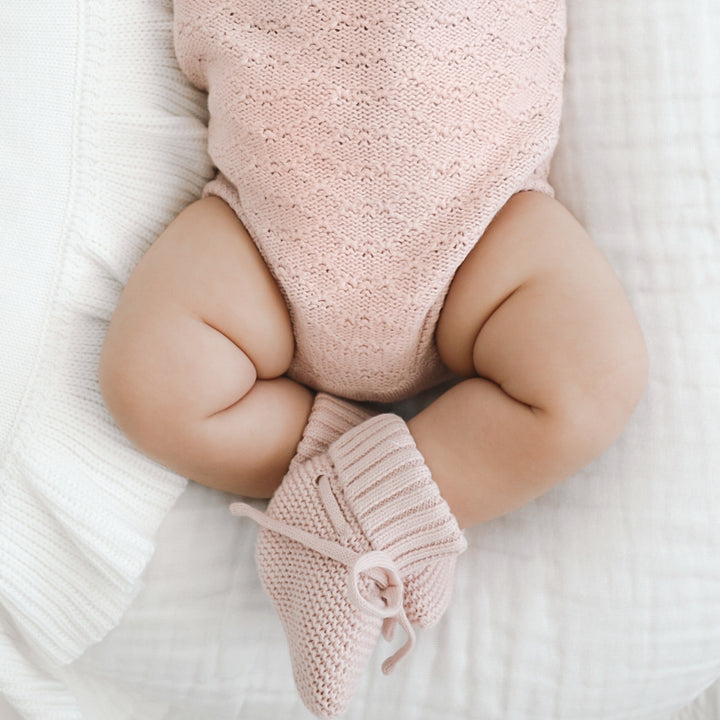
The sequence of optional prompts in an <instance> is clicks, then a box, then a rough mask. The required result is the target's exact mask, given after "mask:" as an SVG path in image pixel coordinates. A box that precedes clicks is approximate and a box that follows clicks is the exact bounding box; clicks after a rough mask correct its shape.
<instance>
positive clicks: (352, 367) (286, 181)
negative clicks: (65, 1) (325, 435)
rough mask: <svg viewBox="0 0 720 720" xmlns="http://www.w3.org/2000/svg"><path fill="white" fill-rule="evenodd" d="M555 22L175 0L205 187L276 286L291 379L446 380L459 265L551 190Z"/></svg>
mask: <svg viewBox="0 0 720 720" xmlns="http://www.w3.org/2000/svg"><path fill="white" fill-rule="evenodd" d="M564 35H565V8H564V2H563V0H175V49H176V53H177V56H178V60H179V62H180V65H181V68H182V69H183V71H184V72H185V74H186V75H187V76H188V78H189V79H190V80H191V81H192V82H193V83H194V84H195V85H196V86H197V87H199V88H200V89H202V90H206V91H207V92H208V103H209V110H210V124H209V150H210V155H211V158H212V160H213V162H214V164H215V165H216V167H217V169H218V173H217V176H216V177H215V179H213V180H212V181H211V182H210V183H209V184H208V185H207V186H206V188H205V191H204V194H205V195H215V196H218V197H221V198H222V199H224V200H225V201H226V202H227V203H228V204H229V205H230V206H231V207H232V208H233V210H234V211H235V212H236V213H237V215H238V217H239V218H240V220H241V222H242V223H243V225H244V226H245V227H246V228H247V230H248V232H249V233H250V235H251V237H252V238H253V239H254V241H255V243H256V245H257V247H258V248H259V250H260V252H261V254H262V256H263V258H264V260H265V262H266V263H267V265H268V267H269V269H270V271H271V272H272V274H273V276H274V278H275V280H276V282H277V283H278V285H279V287H280V290H281V292H282V293H283V296H284V299H285V301H286V303H287V305H288V308H289V311H290V315H291V320H292V323H293V328H294V332H295V339H296V353H295V357H294V359H293V362H292V365H291V368H290V370H289V373H288V374H289V375H290V377H292V378H294V379H296V380H298V381H300V382H302V383H304V384H306V385H309V386H310V387H312V388H315V389H317V390H324V391H326V392H329V393H332V394H334V395H338V396H341V397H346V398H350V399H355V400H376V401H395V400H400V399H402V398H405V397H409V396H410V395H413V394H415V393H416V392H419V391H420V390H423V389H425V388H427V387H430V386H432V385H433V384H435V383H437V382H439V381H440V380H442V379H444V377H445V376H446V374H447V371H446V370H445V369H444V367H443V365H442V363H441V361H440V358H439V356H438V353H437V350H436V348H435V345H434V338H433V336H434V330H435V327H436V324H437V320H438V317H439V314H440V310H441V309H442V304H443V301H444V298H445V295H446V293H447V291H448V289H449V286H450V283H451V281H452V278H453V276H454V274H455V271H456V270H457V268H458V267H459V266H460V264H461V263H462V262H463V260H464V259H465V257H466V256H467V254H468V252H469V251H470V250H471V249H472V248H473V246H474V245H475V244H476V242H477V241H478V239H479V238H480V236H481V235H482V233H483V231H484V230H485V228H486V227H487V225H488V224H489V222H490V221H491V220H492V218H493V217H494V215H495V214H496V213H497V212H498V211H499V210H500V208H501V207H502V206H503V205H504V204H505V203H506V202H507V200H508V199H509V198H510V197H511V196H512V195H513V194H514V193H516V192H519V191H521V190H526V189H533V190H539V191H541V192H545V193H548V194H552V189H551V188H550V186H549V185H548V182H547V173H548V169H549V164H550V159H551V156H552V153H553V151H554V148H555V145H556V142H557V135H558V129H559V123H560V111H561V92H562V79H563V71H564V62H563V43H564Z"/></svg>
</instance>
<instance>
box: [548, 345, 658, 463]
mask: <svg viewBox="0 0 720 720" xmlns="http://www.w3.org/2000/svg"><path fill="white" fill-rule="evenodd" d="M647 379H648V355H647V349H646V346H645V342H644V340H643V338H642V335H640V334H639V333H637V334H633V335H631V336H629V337H626V338H624V341H623V342H621V343H620V344H619V347H618V349H617V351H616V353H615V357H614V362H613V364H612V366H610V367H605V368H604V372H602V373H598V374H597V375H596V376H594V377H588V378H586V379H585V381H584V382H582V383H568V384H567V386H565V387H563V388H561V389H559V390H558V393H557V398H556V403H555V405H554V406H550V408H549V411H548V412H549V413H550V414H551V415H552V416H553V417H554V419H555V420H556V427H557V430H558V436H559V439H560V441H561V442H563V441H564V442H567V443H569V444H572V445H575V446H577V448H578V450H579V451H580V452H583V453H586V454H587V456H588V458H589V459H591V458H593V457H595V456H597V455H599V454H600V453H602V452H603V451H604V450H606V449H607V448H608V447H609V446H610V445H611V444H612V443H613V442H615V440H617V438H618V437H619V435H620V434H621V433H622V431H623V429H624V428H625V426H626V425H627V423H628V421H629V420H630V417H631V416H632V414H633V412H634V410H635V408H636V406H637V404H638V403H639V402H640V399H641V398H642V396H643V394H644V392H645V388H646V385H647Z"/></svg>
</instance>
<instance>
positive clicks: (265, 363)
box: [100, 0, 647, 717]
mask: <svg viewBox="0 0 720 720" xmlns="http://www.w3.org/2000/svg"><path fill="white" fill-rule="evenodd" d="M564 13H565V10H564V6H563V2H562V0H472V2H470V1H466V0H398V1H397V2H387V0H322V1H321V0H242V1H241V0H223V1H222V2H221V0H176V2H175V44H176V52H177V56H178V60H179V62H180V65H181V68H182V69H183V71H184V72H185V74H186V75H187V76H188V78H189V79H190V80H191V81H192V82H193V83H194V84H195V85H196V86H197V87H198V88H201V89H202V90H205V91H207V93H208V103H209V109H210V126H209V149H210V154H211V157H212V159H213V161H214V163H215V165H216V166H217V170H218V172H217V175H216V177H215V178H214V179H213V180H212V181H211V182H210V183H209V184H208V185H207V187H206V188H205V191H204V193H203V198H202V199H200V200H198V201H197V202H195V203H193V204H192V205H190V206H189V207H188V208H186V209H185V210H184V211H183V212H181V213H180V215H179V216H178V217H177V218H176V219H175V220H174V221H173V222H172V223H171V224H170V225H169V227H168V228H167V229H166V230H165V232H164V233H163V234H162V235H161V236H160V237H159V238H158V239H157V240H156V242H155V243H154V244H153V246H152V247H151V248H150V250H149V251H148V252H147V254H146V255H145V256H144V257H143V258H142V260H141V261H140V263H139V264H138V266H137V268H136V269H135V271H134V272H133V274H132V276H131V277H130V279H129V281H128V283H127V286H126V288H125V290H124V292H123V294H122V296H121V298H120V302H119V305H118V307H117V310H116V312H115V315H114V317H113V319H112V322H111V324H110V328H109V331H108V334H107V339H106V342H105V346H104V349H103V353H102V358H101V367H100V380H101V386H102V389H103V393H104V397H105V400H106V403H107V405H108V408H109V409H110V411H111V412H112V414H113V416H114V417H115V419H116V421H117V423H118V425H119V427H120V428H121V429H122V430H123V431H124V432H125V433H126V434H127V435H128V437H129V438H130V439H131V440H132V441H133V442H134V443H135V444H136V445H137V447H138V448H140V449H141V450H142V451H144V452H145V453H147V454H148V455H150V456H152V457H154V458H156V459H157V460H158V461H160V462H162V463H164V464H166V465H167V466H169V467H170V468H172V469H174V470H176V471H177V472H179V473H181V474H183V475H185V476H187V477H189V478H191V479H193V480H195V481H197V482H201V483H204V484H206V485H209V486H211V487H214V488H218V489H221V490H224V491H229V492H231V493H235V494H238V495H242V496H246V497H256V498H272V500H271V502H270V504H269V506H268V509H267V513H266V514H262V513H260V512H258V511H256V510H254V509H253V508H252V507H250V506H248V505H245V504H242V503H237V504H235V505H233V506H232V509H233V512H234V513H235V514H237V515H247V516H250V517H252V518H253V519H255V520H257V522H259V523H260V524H261V525H262V528H261V530H260V533H259V536H258V546H257V561H258V567H259V570H260V574H261V577H262V580H263V583H264V585H265V587H266V589H267V591H268V594H269V595H270V598H271V600H272V602H273V604H274V605H275V607H276V609H277V611H278V613H279V615H280V618H281V620H282V622H283V625H284V628H285V632H286V634H287V637H288V641H289V644H290V651H291V657H292V663H293V670H294V674H295V679H296V683H297V686H298V689H299V691H300V694H301V696H302V698H303V700H304V701H305V703H306V704H307V706H308V707H309V708H310V709H311V710H312V711H313V712H315V713H316V714H318V715H320V716H325V717H332V716H335V715H337V714H339V713H341V712H342V711H343V710H344V709H345V708H346V707H347V705H348V703H349V702H350V699H351V698H352V695H353V692H354V690H355V688H356V687H357V684H358V682H359V679H360V677H361V675H362V672H363V671H364V669H365V666H366V664H367V662H368V659H369V657H370V654H371V653H372V651H373V648H374V647H375V645H376V643H377V640H378V638H379V635H380V633H381V632H382V633H384V634H385V636H386V637H388V638H389V637H390V635H391V633H392V631H393V629H394V627H395V625H397V624H398V623H399V624H401V626H402V627H403V628H404V631H405V634H406V635H407V641H406V643H405V645H404V646H403V648H401V650H399V651H398V652H397V653H396V654H395V655H394V656H393V657H392V658H391V659H390V660H389V661H388V662H387V663H386V664H385V666H384V669H385V670H386V671H389V670H390V669H391V668H392V667H393V665H394V664H395V662H397V660H398V659H399V658H400V657H401V656H402V655H403V654H404V653H405V652H407V651H408V650H409V648H410V647H411V646H412V643H413V638H414V630H413V626H420V627H428V626H431V625H432V624H434V623H435V622H437V621H438V619H439V618H440V616H441V615H442V613H443V612H444V610H445V609H446V607H447V605H448V603H449V599H450V593H451V588H452V578H453V573H454V567H455V561H456V558H457V556H458V555H459V553H461V552H462V550H463V549H464V548H465V541H464V538H463V534H462V530H461V528H464V527H467V526H470V525H474V524H477V523H481V522H485V521H487V520H490V519H492V518H495V517H498V516H500V515H502V514H504V513H507V512H509V511H511V510H512V509H513V508H516V507H518V506H520V505H522V504H524V503H527V502H529V501H530V500H532V499H534V498H536V497H537V496H539V495H540V494H542V493H543V492H545V491H547V490H548V489H550V488H551V487H553V486H554V485H555V484H557V483H558V482H560V481H561V480H563V479H564V478H566V477H568V476H569V475H571V474H572V473H573V472H575V471H576V470H578V469H580V468H581V467H583V466H584V465H586V464H587V463H588V462H589V461H590V460H591V459H593V458H594V457H596V456H597V455H599V454H600V453H601V452H603V451H604V450H605V449H606V448H607V447H608V446H609V445H610V444H611V443H612V442H613V441H614V440H615V439H616V438H617V436H618V435H619V433H620V432H621V430H622V428H623V427H624V425H625V424H626V422H627V420H628V418H629V417H630V414H631V413H632V411H633V409H634V407H635V405H636V403H637V402H638V400H639V398H640V396H641V394H642V392H643V389H644V386H645V382H646V375H647V357H646V350H645V345H644V342H643V339H642V335H641V332H640V329H639V326H638V323H637V321H636V319H635V316H634V314H633V312H632V310H631V307H630V305H629V303H628V301H627V299H626V297H625V294H624V292H623V290H622V288H621V286H620V283H619V282H618V279H617V277H616V276H615V274H614V273H613V271H612V269H611V268H610V266H609V265H608V263H607V262H606V261H605V259H604V258H603V256H602V255H601V254H600V252H599V251H598V250H597V249H596V248H595V247H594V245H593V243H592V241H591V240H590V238H589V237H588V235H587V234H586V233H585V231H584V230H583V228H582V227H581V226H580V225H579V224H578V222H577V221H576V220H575V219H574V218H573V217H572V216H571V215H570V213H569V212H568V211H567V210H565V209H564V208H563V206H562V205H561V204H560V203H558V202H557V201H556V200H555V199H554V198H553V191H552V189H551V187H550V186H549V184H548V181H547V174H548V169H549V164H550V160H551V157H552V154H553V151H554V148H555V145H556V142H557V135H558V128H559V124H560V113H561V95H562V80H563V69H564V65H563V51H564V49H563V41H564V33H565V16H564ZM450 379H456V380H458V382H456V383H455V384H453V385H452V386H451V387H450V389H447V390H446V391H445V392H444V393H442V394H439V397H438V398H437V399H436V400H435V401H434V402H432V403H431V404H430V405H429V406H428V407H426V408H425V409H424V410H422V411H421V412H420V413H419V414H417V415H416V416H415V417H413V418H411V419H410V420H408V421H407V422H405V421H404V420H403V419H401V418H400V417H399V416H398V415H396V414H392V413H388V412H378V411H377V403H386V402H395V401H399V400H402V399H405V398H409V397H411V396H414V395H416V394H417V393H419V392H420V391H422V390H425V389H428V388H433V387H436V386H438V385H439V384H440V383H442V382H443V381H445V380H450ZM368 401H374V403H375V404H374V405H372V406H370V405H368V404H367V402H368Z"/></svg>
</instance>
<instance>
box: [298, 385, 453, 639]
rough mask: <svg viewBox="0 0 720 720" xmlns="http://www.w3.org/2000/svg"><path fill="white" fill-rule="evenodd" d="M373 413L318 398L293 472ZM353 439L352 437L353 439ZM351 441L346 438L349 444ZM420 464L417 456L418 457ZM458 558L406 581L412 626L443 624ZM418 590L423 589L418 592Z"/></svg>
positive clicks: (402, 436) (398, 429)
mask: <svg viewBox="0 0 720 720" xmlns="http://www.w3.org/2000/svg"><path fill="white" fill-rule="evenodd" d="M373 414H374V413H372V411H370V410H368V409H367V408H365V407H363V406H360V405H357V404H355V403H351V402H347V401H345V400H341V399H340V398H336V397H334V396H332V395H328V394H326V393H318V394H317V395H316V396H315V401H314V403H313V407H312V411H311V413H310V417H309V418H308V422H307V425H306V427H305V430H304V432H303V437H302V439H301V441H300V443H299V445H298V448H297V452H296V453H295V457H294V458H293V460H292V464H291V466H290V467H291V469H292V468H294V467H295V466H296V465H297V464H299V463H302V462H305V461H306V460H309V459H310V458H311V457H316V456H318V455H321V454H322V453H324V452H325V451H326V450H327V449H328V447H329V446H330V445H331V444H332V443H334V442H335V441H336V440H338V439H339V438H340V437H341V436H342V435H344V434H345V433H346V432H348V431H349V430H352V429H353V428H355V427H357V426H358V425H360V424H361V423H363V422H364V421H365V420H369V419H370V418H371V417H373ZM384 426H385V427H386V428H387V429H388V430H391V431H392V430H393V429H394V434H395V435H396V436H397V437H396V438H393V433H392V432H391V435H390V439H391V441H393V442H397V441H398V440H400V441H404V442H407V435H406V432H405V428H404V427H402V426H400V425H398V424H397V422H396V421H394V422H391V423H387V424H384ZM350 437H352V436H350ZM348 439H349V438H345V440H344V442H347V441H348ZM415 459H416V460H417V456H415ZM455 561H456V556H455V555H448V556H446V557H443V558H441V559H440V560H437V561H435V562H432V563H429V564H428V565H426V566H425V567H423V568H422V570H421V571H420V572H419V573H417V574H409V575H408V576H407V577H406V578H405V579H404V584H405V591H406V592H405V603H404V605H405V612H406V613H407V617H408V619H409V620H410V622H411V623H413V624H414V625H419V626H420V627H422V628H428V627H432V626H433V625H435V623H437V622H438V620H440V618H441V617H442V615H443V614H444V612H445V610H446V609H447V607H448V605H449V604H450V600H451V597H452V578H453V576H454V574H455ZM416 588H422V590H421V591H416Z"/></svg>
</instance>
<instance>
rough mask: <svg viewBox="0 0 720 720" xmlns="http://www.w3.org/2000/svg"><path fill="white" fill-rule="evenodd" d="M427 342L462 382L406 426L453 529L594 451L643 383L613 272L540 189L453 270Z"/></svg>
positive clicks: (640, 358) (603, 445)
mask: <svg viewBox="0 0 720 720" xmlns="http://www.w3.org/2000/svg"><path fill="white" fill-rule="evenodd" d="M436 341H437V345H438V350H439V352H440V355H441V357H442V359H443V361H444V362H445V363H446V364H447V366H448V367H449V368H450V369H451V370H453V371H454V372H455V373H457V374H458V375H461V376H463V377H466V378H467V379H466V380H465V381H463V382H461V383H459V384H458V385H456V386H454V387H453V388H451V389H450V390H449V391H448V392H446V393H444V394H443V395H441V396H440V397H439V398H438V399H437V400H436V401H435V402H434V403H432V404H431V405H430V406H428V407H427V408H426V409H425V410H424V411H422V412H421V413H419V414H418V415H417V416H416V417H415V418H413V419H412V420H410V421H409V423H408V426H409V428H410V431H411V433H412V435H413V437H414V438H415V441H416V444H417V446H418V449H419V450H420V452H421V453H422V454H423V456H424V457H425V460H426V462H427V464H428V466H429V468H430V470H431V472H432V475H433V478H434V479H435V481H436V482H437V484H438V486H439V487H440V491H441V493H442V494H443V496H444V498H445V499H446V500H447V502H448V504H449V505H450V507H451V509H452V510H453V512H454V513H455V515H456V517H457V519H458V522H459V523H460V525H461V526H463V527H465V526H469V525H474V524H477V523H480V522H484V521H487V520H490V519H492V518H495V517H498V516H500V515H503V514H505V513H507V512H509V511H511V510H513V509H514V508H517V507H519V506H521V505H523V504H525V503H527V502H530V501H531V500H533V499H535V498H536V497H538V496H539V495H541V494H542V493H544V492H546V491H547V490H549V489H550V488H552V487H553V486H554V485H556V484H557V483H559V482H560V481H562V480H564V479H566V478H567V477H568V476H570V475H571V474H573V473H574V472H576V471H577V470H579V469H581V468H582V467H584V466H585V465H587V464H588V463H589V462H590V461H591V460H592V459H594V458H595V457H597V456H599V455H600V454H601V453H602V452H603V451H605V450H606V449H607V448H608V447H609V446H610V445H611V444H612V443H613V442H614V441H615V440H616V439H617V437H618V436H619V434H620V433H621V432H622V429H623V428H624V426H625V425H626V423H627V421H628V419H629V417H630V416H631V414H632V412H633V410H634V408H635V406H636V404H637V403H638V401H639V399H640V397H641V396H642V394H643V392H644V388H645V384H646V380H647V363H648V360H647V351H646V347H645V342H644V340H643V337H642V333H641V330H640V327H639V325H638V322H637V319H636V318H635V315H634V313H633V311H632V308H631V306H630V304H629V302H628V300H627V298H626V295H625V293H624V291H623V289H622V286H621V285H620V282H619V280H618V278H617V276H616V275H615V273H614V271H613V270H612V268H611V267H610V265H609V264H608V262H607V261H606V259H605V258H604V257H603V256H602V254H601V253H600V252H599V250H598V249H597V248H596V247H595V245H594V244H593V243H592V241H591V239H590V238H589V236H588V235H587V233H586V232H585V230H584V229H583V228H582V227H581V226H580V224H579V223H578V222H577V221H576V220H575V218H574V217H573V216H572V215H571V214H570V213H569V212H568V211H567V210H566V209H565V208H564V207H563V206H562V205H561V204H560V203H558V202H557V201H555V200H553V199H552V198H550V197H548V196H546V195H543V194H541V193H536V192H523V193H519V194H518V195H515V196H513V198H511V199H510V200H509V201H508V203H507V204H506V205H505V207H504V208H503V209H502V210H501V211H500V213H498V215H497V216H496V218H495V219H494V220H493V222H492V223H491V224H490V226H489V227H488V229H487V231H486V232H485V234H484V235H483V237H482V238H481V240H480V241H479V242H478V243H477V245H476V246H475V248H474V249H473V250H472V251H471V253H470V254H469V256H468V257H467V259H466V260H465V262H464V263H463V265H462V266H461V267H460V268H459V270H458V272H457V273H456V276H455V278H454V280H453V283H452V285H451V288H450V290H449V293H448V296H447V298H446V301H445V304H444V307H443V310H442V313H441V316H440V320H439V322H438V327H437V330H436Z"/></svg>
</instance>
